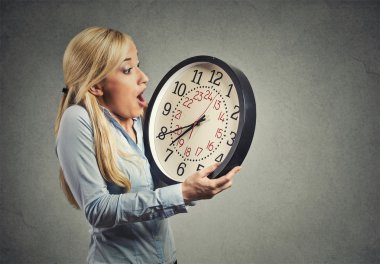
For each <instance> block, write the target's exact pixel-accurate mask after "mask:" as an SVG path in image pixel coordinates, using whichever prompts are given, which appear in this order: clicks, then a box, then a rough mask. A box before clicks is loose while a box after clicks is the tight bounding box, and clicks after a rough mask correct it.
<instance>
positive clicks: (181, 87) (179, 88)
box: [173, 82, 186, 96]
mask: <svg viewBox="0 0 380 264" xmlns="http://www.w3.org/2000/svg"><path fill="white" fill-rule="evenodd" d="M185 92H186V84H184V83H181V84H179V82H175V88H174V92H173V93H174V94H177V95H179V96H183V95H184V94H185Z"/></svg>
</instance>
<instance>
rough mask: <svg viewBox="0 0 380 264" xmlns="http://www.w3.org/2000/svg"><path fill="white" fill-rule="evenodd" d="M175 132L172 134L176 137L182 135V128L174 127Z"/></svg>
mask: <svg viewBox="0 0 380 264" xmlns="http://www.w3.org/2000/svg"><path fill="white" fill-rule="evenodd" d="M177 129H178V130H177ZM175 130H176V131H175V132H174V134H177V135H178V136H179V135H181V134H182V127H180V126H179V125H175Z"/></svg>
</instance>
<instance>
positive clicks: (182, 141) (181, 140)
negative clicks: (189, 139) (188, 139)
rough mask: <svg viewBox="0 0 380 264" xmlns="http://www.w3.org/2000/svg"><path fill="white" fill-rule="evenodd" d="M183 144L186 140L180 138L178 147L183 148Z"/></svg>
mask: <svg viewBox="0 0 380 264" xmlns="http://www.w3.org/2000/svg"><path fill="white" fill-rule="evenodd" d="M183 143H185V140H183V138H180V139H179V140H178V141H177V145H179V147H182V146H183Z"/></svg>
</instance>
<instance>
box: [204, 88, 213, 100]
mask: <svg viewBox="0 0 380 264" xmlns="http://www.w3.org/2000/svg"><path fill="white" fill-rule="evenodd" d="M211 96H212V92H211V91H210V90H206V94H205V96H204V97H203V98H204V99H206V100H209V101H212V97H211Z"/></svg>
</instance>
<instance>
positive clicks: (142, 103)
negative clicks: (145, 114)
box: [137, 94, 148, 108]
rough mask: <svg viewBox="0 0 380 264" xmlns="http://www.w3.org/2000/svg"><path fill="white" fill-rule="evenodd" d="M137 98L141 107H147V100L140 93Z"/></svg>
mask: <svg viewBox="0 0 380 264" xmlns="http://www.w3.org/2000/svg"><path fill="white" fill-rule="evenodd" d="M137 99H139V104H140V105H141V106H142V107H143V108H146V107H148V103H147V101H145V98H144V96H143V95H142V94H140V95H139V96H138V97H137Z"/></svg>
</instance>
